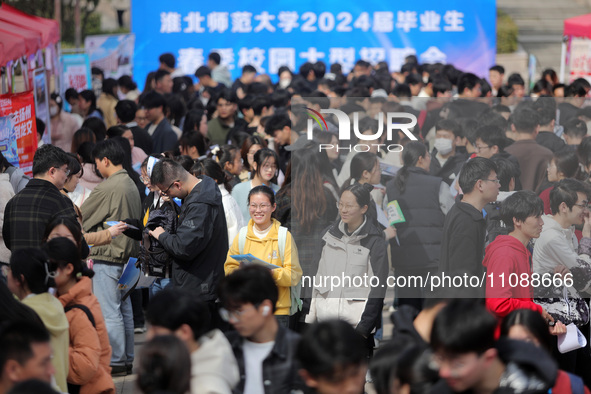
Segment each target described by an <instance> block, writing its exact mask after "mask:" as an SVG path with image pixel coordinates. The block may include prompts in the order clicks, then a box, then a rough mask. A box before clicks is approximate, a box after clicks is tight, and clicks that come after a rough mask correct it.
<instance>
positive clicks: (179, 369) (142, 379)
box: [137, 335, 191, 394]
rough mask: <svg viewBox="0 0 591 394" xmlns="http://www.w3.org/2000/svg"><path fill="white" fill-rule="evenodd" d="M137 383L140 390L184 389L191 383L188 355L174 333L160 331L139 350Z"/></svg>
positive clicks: (153, 393)
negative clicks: (166, 333)
mask: <svg viewBox="0 0 591 394" xmlns="http://www.w3.org/2000/svg"><path fill="white" fill-rule="evenodd" d="M138 359H139V367H138V375H137V386H138V387H139V389H140V390H141V392H142V393H145V394H159V393H187V392H189V391H190V387H191V355H190V354H189V349H188V348H187V345H185V343H184V342H183V341H182V340H180V339H179V338H177V337H176V336H174V335H160V336H156V337H154V338H152V339H151V340H150V341H148V342H146V343H145V344H144V345H143V347H142V350H141V351H140V357H138Z"/></svg>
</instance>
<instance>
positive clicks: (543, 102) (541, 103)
mask: <svg viewBox="0 0 591 394" xmlns="http://www.w3.org/2000/svg"><path fill="white" fill-rule="evenodd" d="M533 109H534V110H535V111H536V112H537V113H538V116H539V118H540V119H539V122H540V129H539V132H538V135H537V136H536V142H537V143H538V144H540V145H542V146H544V147H546V148H548V149H550V150H551V151H552V152H558V151H559V150H560V149H562V148H564V145H565V144H564V141H563V140H562V139H561V138H560V137H559V136H557V135H556V133H554V127H555V126H556V100H554V98H552V97H540V98H538V99H537V100H536V101H535V103H534V105H533Z"/></svg>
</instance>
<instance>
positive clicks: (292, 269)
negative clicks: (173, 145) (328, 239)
mask: <svg viewBox="0 0 591 394" xmlns="http://www.w3.org/2000/svg"><path fill="white" fill-rule="evenodd" d="M272 220H273V224H272V227H271V230H269V233H268V234H267V236H266V237H265V238H263V239H260V238H259V237H257V236H256V235H255V234H254V231H253V228H252V227H253V226H254V221H253V220H252V219H250V220H249V222H248V232H247V233H246V242H245V243H244V250H243V251H242V253H240V246H239V236H236V237H235V238H234V242H232V246H231V247H230V250H229V251H228V257H227V259H226V263H225V264H224V271H225V272H226V275H229V274H230V273H232V272H233V271H235V270H237V269H238V268H239V267H240V264H239V263H238V262H237V261H236V260H234V259H233V258H232V257H231V256H234V255H237V254H248V253H250V254H252V255H253V256H255V257H257V258H259V259H261V260H263V261H266V262H268V263H271V264H275V265H277V266H279V267H281V268H275V269H274V270H272V271H271V273H272V275H273V279H274V280H275V284H276V285H277V288H278V289H279V298H278V299H277V306H276V310H275V314H276V315H289V309H290V306H291V296H290V287H291V286H295V285H297V284H298V283H299V281H300V279H301V277H302V267H300V261H299V259H298V250H297V248H296V247H295V242H293V237H292V236H291V234H290V233H289V232H288V233H287V239H286V241H285V251H284V256H283V261H281V254H280V253H279V243H278V236H279V227H280V226H281V223H279V221H278V220H277V219H272Z"/></svg>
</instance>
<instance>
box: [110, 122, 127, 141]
mask: <svg viewBox="0 0 591 394" xmlns="http://www.w3.org/2000/svg"><path fill="white" fill-rule="evenodd" d="M127 130H130V129H129V127H127V126H125V125H116V126H111V127H109V129H108V130H107V137H109V138H113V137H120V136H122V135H123V134H124V133H125V132H126V131H127Z"/></svg>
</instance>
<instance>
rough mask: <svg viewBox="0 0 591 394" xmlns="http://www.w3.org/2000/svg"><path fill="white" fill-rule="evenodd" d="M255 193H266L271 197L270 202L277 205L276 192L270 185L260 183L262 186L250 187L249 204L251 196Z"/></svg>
mask: <svg viewBox="0 0 591 394" xmlns="http://www.w3.org/2000/svg"><path fill="white" fill-rule="evenodd" d="M255 194H264V195H265V196H267V198H268V199H269V202H270V203H271V205H275V193H274V192H273V189H271V188H270V187H268V186H265V185H260V186H255V187H253V188H252V189H250V192H248V198H247V200H246V201H247V202H248V203H249V204H250V197H251V196H254V195H255Z"/></svg>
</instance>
